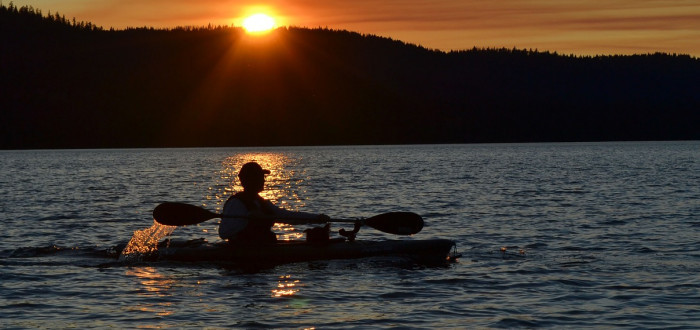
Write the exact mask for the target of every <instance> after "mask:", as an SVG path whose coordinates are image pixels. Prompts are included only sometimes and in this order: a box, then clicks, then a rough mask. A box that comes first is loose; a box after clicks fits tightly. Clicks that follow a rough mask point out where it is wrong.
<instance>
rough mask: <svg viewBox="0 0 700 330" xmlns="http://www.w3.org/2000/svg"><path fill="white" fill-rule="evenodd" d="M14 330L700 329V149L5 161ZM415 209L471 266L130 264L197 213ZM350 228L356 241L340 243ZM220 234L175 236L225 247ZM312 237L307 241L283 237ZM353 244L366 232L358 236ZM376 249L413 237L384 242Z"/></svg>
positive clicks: (162, 153) (291, 233)
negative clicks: (256, 198) (170, 212)
mask: <svg viewBox="0 0 700 330" xmlns="http://www.w3.org/2000/svg"><path fill="white" fill-rule="evenodd" d="M0 157H1V158H0V168H1V170H0V217H1V219H0V220H1V221H0V298H1V299H0V316H1V317H0V327H2V328H8V327H17V328H24V327H31V328H33V327H52V328H55V327H79V328H96V327H99V328H102V327H105V326H110V327H119V328H124V327H126V328H134V327H165V328H167V327H176V328H183V327H184V328H187V327H193V328H196V327H245V328H249V327H281V328H311V327H317V328H342V327H348V328H356V327H397V326H398V327H409V328H435V327H441V328H458V327H459V328H463V327H470V328H474V327H481V328H483V327H485V328H529V327H554V328H561V327H568V328H589V327H591V328H609V327H621V328H627V327H629V328H699V327H700V276H698V273H700V235H699V234H698V232H699V231H700V184H699V183H700V142H649V143H578V144H512V145H505V144H499V145H433V146H361V147H308V148H246V149H243V148H240V149H150V150H146V149H144V150H56V151H2V152H0ZM250 160H256V161H258V162H260V163H261V164H263V165H264V166H265V167H267V168H270V169H271V170H272V174H271V175H270V176H269V182H268V185H267V191H266V197H267V198H269V199H272V200H274V201H275V202H277V203H278V204H281V205H285V206H286V207H287V208H291V209H298V210H305V211H311V212H323V213H326V214H328V215H330V216H332V217H338V218H341V217H342V218H347V217H367V216H372V215H376V214H380V213H384V212H389V211H412V212H416V213H419V214H421V215H422V216H423V217H424V218H425V220H426V226H425V228H424V229H423V231H422V232H420V233H419V234H417V235H414V236H413V237H410V238H403V239H428V238H449V239H453V240H454V241H456V242H457V247H458V250H459V252H461V253H462V254H463V257H462V258H461V260H460V261H459V263H456V264H452V265H448V266H444V267H427V266H424V265H417V264H411V263H410V262H408V261H399V260H391V259H382V258H375V259H361V260H352V261H324V262H310V263H308V262H307V263H296V264H288V265H282V266H277V267H274V268H268V269H259V270H246V269H243V270H242V269H237V268H236V267H233V266H230V265H228V266H223V265H215V264H195V265H193V264H175V263H165V262H136V263H133V262H132V263H125V262H118V261H117V259H116V256H114V255H113V254H111V253H110V251H111V249H112V248H113V247H114V246H116V245H118V244H123V243H126V242H127V241H128V240H129V239H130V238H131V237H132V235H133V233H134V231H136V230H141V229H146V228H149V227H150V226H151V225H152V224H153V220H152V218H151V211H152V210H153V208H154V207H155V206H156V205H158V204H159V203H161V202H165V201H178V202H186V203H191V204H195V205H204V206H206V207H207V208H209V209H211V210H220V209H221V205H222V203H223V201H224V200H225V199H226V198H227V197H228V196H229V195H230V194H231V193H232V192H234V191H238V190H239V189H240V186H239V185H238V183H237V182H235V181H233V180H232V179H233V178H234V177H235V173H237V171H238V168H239V167H240V165H241V164H243V163H244V162H246V161H250ZM337 228H338V226H337V225H336V229H337ZM216 229H217V220H210V221H208V222H205V223H202V224H201V225H199V226H190V227H184V228H178V229H176V230H175V231H174V232H173V233H172V237H174V238H182V239H191V238H206V239H207V240H209V241H217V240H218V237H217V235H216ZM277 229H278V233H279V235H280V237H281V238H285V239H299V238H300V237H301V230H303V229H304V228H290V227H280V228H277ZM348 229H349V228H348ZM358 238H359V239H367V240H384V239H396V238H397V237H392V235H389V234H384V233H381V232H378V231H376V230H373V229H371V228H364V229H363V230H362V231H360V234H359V237H358Z"/></svg>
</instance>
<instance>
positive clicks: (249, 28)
mask: <svg viewBox="0 0 700 330" xmlns="http://www.w3.org/2000/svg"><path fill="white" fill-rule="evenodd" d="M274 27H275V20H274V19H273V18H272V17H270V16H268V15H265V14H255V15H251V16H248V17H247V18H246V19H244V20H243V28H244V29H245V30H246V32H248V33H260V32H267V31H270V30H272V29H273V28H274Z"/></svg>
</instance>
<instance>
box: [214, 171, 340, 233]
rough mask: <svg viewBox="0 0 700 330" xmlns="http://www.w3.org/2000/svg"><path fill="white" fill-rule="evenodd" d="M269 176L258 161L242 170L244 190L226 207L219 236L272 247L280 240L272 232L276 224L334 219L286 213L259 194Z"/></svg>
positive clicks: (225, 205)
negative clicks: (266, 176)
mask: <svg viewBox="0 0 700 330" xmlns="http://www.w3.org/2000/svg"><path fill="white" fill-rule="evenodd" d="M266 174H270V171H269V170H264V169H263V168H262V167H261V166H260V165H259V164H258V163H256V162H250V163H246V164H244V165H243V166H242V167H241V170H240V172H239V173H238V179H239V180H240V181H241V185H242V186H243V191H242V192H239V193H236V194H234V195H233V196H231V197H229V199H228V200H227V201H226V203H225V204H224V209H223V212H222V213H223V215H224V217H222V218H221V223H220V224H219V237H221V238H222V239H224V240H228V241H229V242H231V243H245V244H270V243H275V242H276V241H277V236H276V235H275V233H274V232H273V231H272V226H273V225H274V224H275V222H283V223H288V224H291V225H301V224H322V223H327V222H328V221H329V220H330V217H328V216H327V215H325V214H313V213H307V212H295V211H290V210H285V209H283V208H280V207H277V206H275V205H274V204H272V202H270V201H268V200H266V199H264V198H262V197H261V196H260V195H259V194H260V192H262V191H263V190H264V189H265V175H266ZM280 218H284V220H279V219H280ZM276 219H277V220H276Z"/></svg>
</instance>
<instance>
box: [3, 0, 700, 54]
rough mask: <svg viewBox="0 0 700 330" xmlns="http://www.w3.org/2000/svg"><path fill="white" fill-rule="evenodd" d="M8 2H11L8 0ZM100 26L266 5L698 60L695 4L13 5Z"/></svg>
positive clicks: (471, 36)
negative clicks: (678, 55)
mask: <svg viewBox="0 0 700 330" xmlns="http://www.w3.org/2000/svg"><path fill="white" fill-rule="evenodd" d="M3 3H4V4H5V5H7V4H9V1H3ZM14 4H15V5H16V6H23V5H31V6H34V7H35V8H38V9H41V10H42V12H43V13H44V14H46V13H48V11H51V12H52V13H54V12H56V11H58V12H59V13H60V14H62V15H65V16H66V17H67V18H73V17H75V18H76V19H77V20H79V21H89V22H92V23H95V24H96V25H98V26H102V27H104V28H109V27H114V28H125V27H140V26H149V27H150V26H153V27H175V26H182V25H196V26H201V25H207V24H208V23H212V24H214V25H231V24H235V25H240V21H241V16H243V15H245V14H246V13H249V12H250V10H251V8H253V7H257V8H267V10H268V12H270V11H271V13H272V14H274V15H276V17H277V18H278V19H279V21H280V25H290V26H300V27H328V28H332V29H344V30H350V31H356V32H360V33H367V34H375V35H380V36H385V37H391V38H394V39H398V40H402V41H405V42H409V43H413V44H419V45H422V46H425V47H428V48H437V49H441V50H446V51H448V50H460V49H469V48H472V47H474V46H476V47H506V48H513V47H516V48H525V49H530V48H531V49H538V50H541V51H543V50H549V51H556V52H558V53H561V54H577V55H597V54H634V53H650V52H656V51H660V52H666V53H680V54H690V55H693V56H695V57H700V1H698V0H605V1H601V0H402V1H398V0H381V1H377V0H352V1H349V0H343V1H341V0H270V1H254V0H196V1H195V0H14Z"/></svg>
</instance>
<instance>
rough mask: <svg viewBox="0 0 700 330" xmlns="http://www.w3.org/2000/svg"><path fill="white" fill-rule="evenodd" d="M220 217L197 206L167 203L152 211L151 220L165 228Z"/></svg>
mask: <svg viewBox="0 0 700 330" xmlns="http://www.w3.org/2000/svg"><path fill="white" fill-rule="evenodd" d="M220 216H221V215H219V214H216V213H214V212H211V211H209V210H206V209H203V208H201V207H199V206H194V205H190V204H184V203H172V202H167V203H163V204H160V205H158V206H156V208H155V209H154V210H153V219H156V221H157V222H158V223H160V224H163V225H167V226H187V225H194V224H198V223H200V222H204V221H207V220H209V219H213V218H218V217H220Z"/></svg>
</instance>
